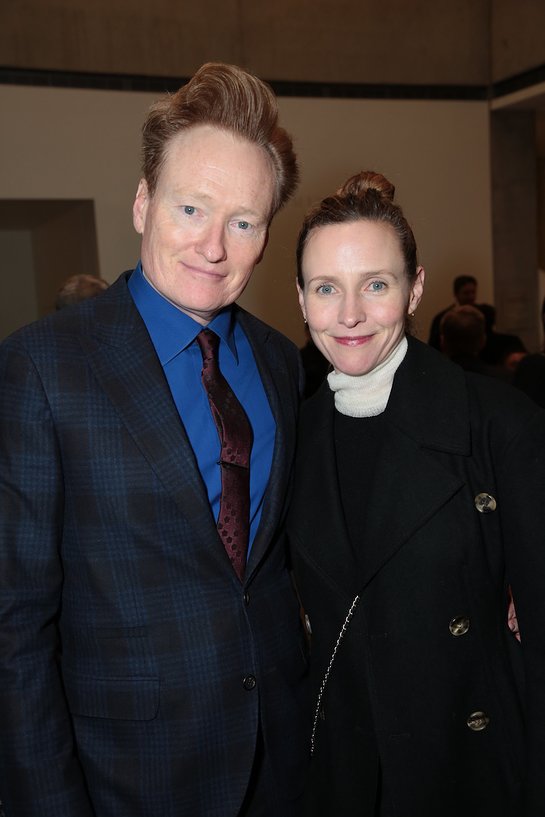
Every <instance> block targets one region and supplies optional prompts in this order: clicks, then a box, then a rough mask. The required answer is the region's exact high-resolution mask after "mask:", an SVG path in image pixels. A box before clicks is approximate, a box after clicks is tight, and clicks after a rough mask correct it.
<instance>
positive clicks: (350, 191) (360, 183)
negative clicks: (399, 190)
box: [337, 170, 396, 201]
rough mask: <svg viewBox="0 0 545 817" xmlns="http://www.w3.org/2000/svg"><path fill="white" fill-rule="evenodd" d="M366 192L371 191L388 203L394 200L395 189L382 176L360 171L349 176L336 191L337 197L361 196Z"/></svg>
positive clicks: (371, 171) (368, 171)
mask: <svg viewBox="0 0 545 817" xmlns="http://www.w3.org/2000/svg"><path fill="white" fill-rule="evenodd" d="M368 190H373V191H374V192H375V193H377V194H378V195H379V196H380V197H381V198H383V199H387V200H388V201H393V200H394V194H395V190H396V189H395V187H394V185H393V184H392V183H391V182H389V181H388V179H387V178H386V177H385V176H383V175H382V173H375V172H374V171H373V170H362V171H361V172H360V173H356V175H355V176H351V177H350V178H349V179H347V181H345V183H344V184H343V186H342V187H340V188H339V189H338V190H337V195H338V196H343V197H344V196H357V197H359V196H363V195H365V193H367V191H368Z"/></svg>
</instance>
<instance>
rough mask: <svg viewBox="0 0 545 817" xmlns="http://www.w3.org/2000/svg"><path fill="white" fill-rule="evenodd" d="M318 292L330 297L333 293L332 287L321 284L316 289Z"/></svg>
mask: <svg viewBox="0 0 545 817" xmlns="http://www.w3.org/2000/svg"><path fill="white" fill-rule="evenodd" d="M318 292H320V293H321V294H322V295H331V293H332V292H333V287H332V286H331V284H321V285H320V286H319V287H318Z"/></svg>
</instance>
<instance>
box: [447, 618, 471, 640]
mask: <svg viewBox="0 0 545 817" xmlns="http://www.w3.org/2000/svg"><path fill="white" fill-rule="evenodd" d="M448 628H449V630H450V633H451V635H454V636H458V635H465V634H466V633H467V631H468V630H469V619H468V618H467V616H456V618H453V619H452V621H451V622H450V624H449V625H448Z"/></svg>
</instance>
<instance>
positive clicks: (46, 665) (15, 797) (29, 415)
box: [0, 339, 94, 817]
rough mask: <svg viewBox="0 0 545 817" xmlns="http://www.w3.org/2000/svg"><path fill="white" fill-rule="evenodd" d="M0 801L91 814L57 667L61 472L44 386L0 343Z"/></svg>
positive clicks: (61, 815) (24, 810)
mask: <svg viewBox="0 0 545 817" xmlns="http://www.w3.org/2000/svg"><path fill="white" fill-rule="evenodd" d="M0 383H1V386H0V722H1V724H2V725H1V728H0V799H1V800H2V802H3V807H4V810H5V814H6V817H92V815H93V814H94V812H93V809H92V807H91V804H90V802H89V799H88V796H87V793H86V789H85V783H84V780H83V774H82V771H81V768H80V765H79V763H78V760H77V757H76V752H75V748H74V741H73V737H72V730H71V723H70V716H69V713H68V708H67V703H66V698H65V695H64V692H63V687H62V681H61V676H60V671H59V660H58V659H59V651H60V644H59V637H58V629H57V621H58V617H59V613H60V607H61V597H62V583H63V574H62V565H61V560H60V555H59V554H60V548H61V538H62V514H63V475H62V465H61V461H60V456H59V449H58V445H57V441H56V433H55V428H54V424H53V420H52V415H51V411H50V408H49V404H48V400H47V396H46V393H45V389H44V387H43V384H42V380H41V378H40V376H39V373H38V371H37V369H36V367H35V365H34V363H33V361H32V359H31V356H30V355H29V354H28V353H27V352H26V351H25V350H24V348H23V347H22V345H20V344H18V343H17V340H16V339H11V340H8V341H6V342H5V343H4V344H3V345H2V346H1V347H0Z"/></svg>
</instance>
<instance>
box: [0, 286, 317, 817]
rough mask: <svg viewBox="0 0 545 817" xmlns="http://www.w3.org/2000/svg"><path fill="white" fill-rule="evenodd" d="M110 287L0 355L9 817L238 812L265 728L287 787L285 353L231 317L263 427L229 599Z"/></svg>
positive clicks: (3, 757)
mask: <svg viewBox="0 0 545 817" xmlns="http://www.w3.org/2000/svg"><path fill="white" fill-rule="evenodd" d="M126 281H127V274H125V275H123V276H121V278H120V279H118V281H117V282H116V283H115V284H114V285H113V286H112V287H110V289H109V290H107V291H106V292H105V293H104V295H102V296H99V297H98V298H96V299H92V300H90V301H86V302H84V303H82V304H80V305H79V306H77V307H75V308H73V309H67V310H62V311H60V312H58V313H56V314H54V315H51V316H48V317H47V318H45V319H43V320H41V321H38V322H37V323H35V324H33V325H31V326H29V327H25V328H24V329H22V330H20V331H19V332H17V333H15V334H14V335H12V336H11V337H10V338H9V339H8V340H6V341H5V342H4V343H3V344H2V346H1V347H0V381H1V388H0V485H1V491H0V503H1V508H0V715H1V728H0V798H1V799H2V801H3V803H4V809H5V812H6V817H68V815H70V817H90V815H93V817H182V816H183V815H191V817H198V816H199V815H203V817H204V815H206V817H231V815H233V817H234V815H236V814H237V813H238V810H239V808H240V805H241V802H242V800H243V797H244V793H245V789H246V786H247V783H248V779H249V775H250V770H251V766H252V760H253V756H254V747H255V744H256V733H257V728H258V723H259V719H260V718H261V722H262V726H263V733H264V738H265V742H266V746H267V749H268V751H269V754H270V757H271V761H272V764H273V767H274V772H275V775H276V782H277V785H278V786H279V788H280V789H282V790H283V791H284V792H285V793H286V796H287V797H288V798H289V797H291V796H293V797H295V796H296V795H297V794H298V793H299V789H300V786H301V784H302V779H303V768H304V764H305V760H304V756H305V754H306V753H305V747H304V746H303V738H302V735H303V729H302V718H303V706H302V696H303V691H304V690H303V683H304V681H303V678H304V675H305V671H306V658H305V654H304V649H303V639H302V633H301V626H300V620H299V615H298V604H297V601H296V599H295V597H294V593H293V589H292V586H291V583H290V579H289V574H288V571H287V567H286V561H285V547H284V539H283V533H282V523H283V516H284V511H285V504H286V499H287V494H288V490H289V483H290V475H291V466H292V456H293V451H294V444H295V421H296V413H297V405H298V378H299V371H298V367H299V363H298V357H297V353H296V350H295V348H294V346H293V345H292V344H291V343H290V342H289V341H288V340H287V339H285V338H284V337H282V336H281V335H279V334H278V333H277V332H275V331H274V330H272V329H271V328H270V327H267V326H265V324H263V323H261V321H259V320H257V319H256V318H254V317H252V316H250V315H249V314H248V313H245V312H244V311H243V310H240V311H239V313H238V315H239V320H240V321H241V324H242V325H243V327H244V330H245V332H246V334H247V336H248V338H249V340H250V343H251V344H252V347H253V350H254V354H255V358H256V361H257V364H258V367H259V370H260V373H261V376H262V379H263V384H264V387H265V390H266V393H267V396H268V399H269V401H270V405H271V408H272V411H273V414H274V417H275V419H276V423H277V435H276V441H275V449H274V457H273V465H272V470H271V476H270V482H269V486H268V489H267V493H266V497H265V505H264V510H263V515H262V520H261V525H260V529H259V531H258V534H257V537H256V539H255V542H254V545H253V548H252V551H251V556H250V560H249V564H248V570H247V577H246V580H245V583H244V586H242V585H241V584H240V582H239V581H238V579H237V577H236V575H235V573H234V571H233V570H232V568H231V566H230V563H229V561H228V558H227V556H226V554H225V551H224V549H223V547H222V545H221V543H220V540H219V538H218V535H217V532H216V528H215V523H214V519H213V517H212V513H211V510H210V507H209V503H208V500H207V496H206V490H205V487H204V484H203V482H202V479H201V476H200V473H199V471H198V468H197V465H196V461H195V458H194V454H193V451H192V449H191V446H190V444H189V442H188V439H187V436H186V434H185V431H184V428H183V425H182V423H181V421H180V418H179V416H178V414H177V411H176V408H175V405H174V402H173V400H172V398H171V395H170V391H169V389H168V386H167V383H166V380H165V378H164V374H163V371H162V369H161V366H160V363H159V361H158V359H157V357H156V354H155V351H154V349H153V346H152V344H151V341H150V339H149V336H148V334H147V330H146V328H145V326H144V324H143V322H142V320H141V318H140V315H139V314H138V312H137V310H136V308H135V307H134V304H133V302H132V299H131V297H130V294H129V292H128V290H127V283H126ZM254 679H255V683H254Z"/></svg>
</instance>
